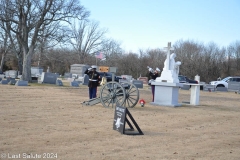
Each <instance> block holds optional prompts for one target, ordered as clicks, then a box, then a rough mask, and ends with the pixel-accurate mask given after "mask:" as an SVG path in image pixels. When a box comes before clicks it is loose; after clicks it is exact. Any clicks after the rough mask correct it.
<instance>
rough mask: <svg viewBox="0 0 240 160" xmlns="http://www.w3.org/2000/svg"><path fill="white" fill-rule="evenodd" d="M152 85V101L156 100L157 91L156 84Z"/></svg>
mask: <svg viewBox="0 0 240 160" xmlns="http://www.w3.org/2000/svg"><path fill="white" fill-rule="evenodd" d="M151 86H152V96H153V98H152V101H153V102H154V93H155V86H154V85H151Z"/></svg>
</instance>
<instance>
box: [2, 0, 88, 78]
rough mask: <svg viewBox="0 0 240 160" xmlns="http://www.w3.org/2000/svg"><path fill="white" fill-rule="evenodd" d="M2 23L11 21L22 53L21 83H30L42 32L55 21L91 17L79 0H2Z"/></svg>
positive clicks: (67, 21)
mask: <svg viewBox="0 0 240 160" xmlns="http://www.w3.org/2000/svg"><path fill="white" fill-rule="evenodd" d="M0 13H1V14H0V20H1V21H3V22H6V23H7V22H9V24H10V30H11V34H14V35H15V36H16V37H17V39H18V41H19V42H20V47H21V49H22V53H23V73H22V78H21V79H22V80H26V81H31V58H32V55H33V54H34V51H35V48H36V44H37V40H38V37H39V35H41V32H42V31H43V30H44V29H46V27H47V26H49V25H51V24H52V23H53V22H56V21H62V22H65V23H69V22H70V19H71V18H78V19H85V18H87V17H88V16H89V12H87V11H86V10H85V9H84V7H83V6H81V5H80V3H79V1H77V0H44V1H42V0H2V1H1V8H0Z"/></svg>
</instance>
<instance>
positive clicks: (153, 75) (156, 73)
mask: <svg viewBox="0 0 240 160" xmlns="http://www.w3.org/2000/svg"><path fill="white" fill-rule="evenodd" d="M148 70H149V76H150V78H151V80H150V83H149V84H150V85H151V88H152V102H154V93H155V85H152V84H151V82H152V81H154V80H156V78H157V77H159V75H160V69H159V68H156V70H155V71H154V70H153V69H152V68H150V67H148Z"/></svg>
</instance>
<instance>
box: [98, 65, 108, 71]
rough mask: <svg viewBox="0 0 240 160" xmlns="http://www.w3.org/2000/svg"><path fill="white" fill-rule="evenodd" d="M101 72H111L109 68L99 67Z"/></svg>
mask: <svg viewBox="0 0 240 160" xmlns="http://www.w3.org/2000/svg"><path fill="white" fill-rule="evenodd" d="M99 71H100V72H108V71H109V67H106V66H100V67H99Z"/></svg>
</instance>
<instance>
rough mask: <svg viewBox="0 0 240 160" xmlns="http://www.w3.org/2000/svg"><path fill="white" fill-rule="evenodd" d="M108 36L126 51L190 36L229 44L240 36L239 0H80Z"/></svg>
mask: <svg viewBox="0 0 240 160" xmlns="http://www.w3.org/2000/svg"><path fill="white" fill-rule="evenodd" d="M80 2H81V4H82V5H83V6H84V7H85V8H86V9H87V10H88V11H90V12H91V14H90V17H89V18H90V19H91V20H94V21H98V22H99V24H100V27H101V28H106V29H108V33H107V34H106V37H108V38H112V39H114V40H116V41H118V42H120V43H121V48H122V49H124V50H125V51H127V52H138V51H139V49H143V50H146V49H156V48H160V49H161V48H164V47H167V44H168V42H171V43H172V44H174V43H175V42H177V41H179V40H183V41H186V40H191V41H194V42H199V43H204V44H208V43H210V42H214V43H216V44H217V45H218V46H220V47H226V46H228V45H230V44H231V43H234V42H236V41H237V40H240V0H80Z"/></svg>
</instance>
